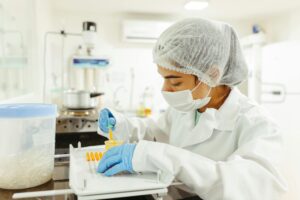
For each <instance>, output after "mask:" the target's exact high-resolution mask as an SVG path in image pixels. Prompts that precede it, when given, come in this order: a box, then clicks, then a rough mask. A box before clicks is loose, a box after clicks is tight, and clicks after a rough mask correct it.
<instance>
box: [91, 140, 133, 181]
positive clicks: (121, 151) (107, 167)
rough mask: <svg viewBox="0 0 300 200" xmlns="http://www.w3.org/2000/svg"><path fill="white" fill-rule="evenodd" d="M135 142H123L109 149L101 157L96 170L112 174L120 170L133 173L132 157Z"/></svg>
mask: <svg viewBox="0 0 300 200" xmlns="http://www.w3.org/2000/svg"><path fill="white" fill-rule="evenodd" d="M135 147H136V144H124V145H121V146H117V147H113V148H111V149H109V150H108V151H107V152H106V153H105V154H104V156H103V158H102V159H101V161H100V163H99V165H98V169H97V172H99V173H104V175H105V176H112V175H115V174H118V173H120V172H130V173H133V172H134V171H133V167H132V157H133V153H134V150H135Z"/></svg>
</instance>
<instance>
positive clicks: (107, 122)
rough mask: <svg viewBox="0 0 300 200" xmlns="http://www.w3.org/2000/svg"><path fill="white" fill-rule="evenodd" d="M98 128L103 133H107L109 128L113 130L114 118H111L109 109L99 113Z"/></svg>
mask: <svg viewBox="0 0 300 200" xmlns="http://www.w3.org/2000/svg"><path fill="white" fill-rule="evenodd" d="M98 126H99V128H100V130H101V131H103V132H104V133H108V130H109V128H111V129H112V130H115V126H116V118H115V117H114V116H113V114H112V113H111V112H110V110H109V109H107V108H104V109H102V110H101V111H100V114H99V120H98Z"/></svg>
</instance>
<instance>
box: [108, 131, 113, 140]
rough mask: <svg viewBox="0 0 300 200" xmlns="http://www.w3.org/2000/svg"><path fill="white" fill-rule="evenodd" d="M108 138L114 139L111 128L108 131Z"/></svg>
mask: <svg viewBox="0 0 300 200" xmlns="http://www.w3.org/2000/svg"><path fill="white" fill-rule="evenodd" d="M108 138H109V140H113V132H112V129H111V128H110V129H109V131H108Z"/></svg>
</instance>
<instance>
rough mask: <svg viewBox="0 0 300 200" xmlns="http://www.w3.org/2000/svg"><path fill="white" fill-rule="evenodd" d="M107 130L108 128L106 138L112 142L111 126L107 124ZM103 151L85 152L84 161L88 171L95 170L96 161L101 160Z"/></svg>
mask: <svg viewBox="0 0 300 200" xmlns="http://www.w3.org/2000/svg"><path fill="white" fill-rule="evenodd" d="M108 130H109V131H108V138H109V140H108V141H110V142H114V140H113V132H112V127H111V126H110V125H109V126H108ZM107 149H108V148H106V150H107ZM104 153H105V151H104V152H91V151H88V152H86V161H87V162H88V164H89V168H90V171H91V172H92V173H93V172H97V166H98V163H99V161H100V160H101V158H102V157H103V154H104Z"/></svg>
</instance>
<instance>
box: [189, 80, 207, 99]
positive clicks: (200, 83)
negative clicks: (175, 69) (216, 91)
mask: <svg viewBox="0 0 300 200" xmlns="http://www.w3.org/2000/svg"><path fill="white" fill-rule="evenodd" d="M201 83H203V82H202V81H200V82H199V83H198V85H196V87H194V88H193V89H192V90H191V92H192V93H193V92H194V91H195V90H196V89H197V88H198V87H199V85H201ZM211 89H212V88H211V87H209V90H208V93H207V95H206V96H205V97H204V98H206V97H208V96H209V94H210V92H211Z"/></svg>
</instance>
